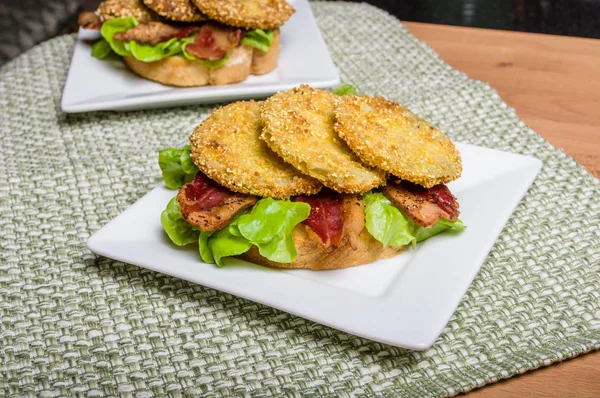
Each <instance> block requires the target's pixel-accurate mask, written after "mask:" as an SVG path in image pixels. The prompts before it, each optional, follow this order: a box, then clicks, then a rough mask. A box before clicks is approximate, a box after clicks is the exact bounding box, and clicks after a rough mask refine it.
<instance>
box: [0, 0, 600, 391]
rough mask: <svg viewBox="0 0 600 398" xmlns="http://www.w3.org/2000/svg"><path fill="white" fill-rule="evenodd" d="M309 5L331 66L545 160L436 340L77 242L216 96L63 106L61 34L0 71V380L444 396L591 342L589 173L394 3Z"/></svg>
mask: <svg viewBox="0 0 600 398" xmlns="http://www.w3.org/2000/svg"><path fill="white" fill-rule="evenodd" d="M313 10H314V12H315V14H316V17H317V19H318V23H319V26H320V28H321V29H322V31H323V34H324V36H325V40H326V42H327V44H328V46H329V49H330V51H331V53H332V55H333V58H334V61H335V63H336V64H337V66H338V67H339V69H340V73H341V77H342V81H344V82H349V83H352V84H354V85H356V86H358V87H360V88H361V89H362V90H363V91H365V92H366V93H368V94H382V95H385V96H387V97H389V98H392V99H395V100H398V101H401V102H403V103H405V104H407V105H409V106H410V107H411V108H412V109H414V110H415V111H417V112H418V113H420V114H421V115H423V116H424V117H426V118H428V119H430V120H431V121H433V122H434V123H435V124H437V125H438V126H439V127H441V128H442V130H444V131H446V132H447V134H448V135H450V136H451V137H452V138H453V139H455V140H457V141H461V142H467V143H471V144H475V145H481V146H486V147H491V148H497V149H501V150H504V151H511V152H518V153H523V154H527V155H534V156H536V157H538V158H540V159H542V161H543V162H544V167H543V170H542V172H541V174H540V176H539V178H538V179H537V180H536V182H535V183H534V185H533V186H532V188H531V189H530V190H529V193H528V194H527V195H526V196H525V198H524V199H523V201H522V203H521V204H520V205H519V206H518V208H517V209H516V211H515V213H514V215H513V216H512V217H511V219H510V221H509V222H508V224H507V226H506V227H505V229H504V231H503V233H502V234H501V236H500V238H499V239H498V242H497V243H496V245H495V246H494V248H493V250H492V251H491V253H490V255H489V256H488V258H487V260H486V262H485V264H484V265H483V267H482V269H481V271H480V272H479V274H478V275H477V277H476V278H475V280H474V282H473V284H472V286H471V288H470V289H469V291H468V292H467V294H466V295H465V297H464V299H463V300H462V302H461V304H460V306H459V307H458V309H457V311H456V313H455V314H454V316H453V317H452V319H451V320H450V322H449V324H448V325H447V327H446V328H445V329H444V332H443V334H442V335H441V336H440V338H439V339H438V340H437V342H436V343H435V345H434V346H433V347H432V348H431V349H429V350H427V351H424V352H415V351H408V350H403V349H399V348H394V347H390V346H386V345H383V344H379V343H375V342H372V341H368V340H364V339H361V338H357V337H354V336H352V335H349V334H346V333H343V332H339V331H336V330H333V329H330V328H328V327H325V326H321V325H318V324H315V323H313V322H310V321H307V320H304V319H301V318H298V317H295V316H293V315H289V314H287V313H283V312H280V311H277V310H274V309H271V308H269V307H265V306H262V305H259V304H255V303H252V302H249V301H247V300H243V299H240V298H236V297H233V296H231V295H228V294H223V293H220V292H217V291H215V290H211V289H207V288H204V287H202V286H198V285H194V284H190V283H187V282H185V281H182V280H179V279H176V278H172V277H168V276H165V275H162V274H157V273H154V272H151V271H147V270H145V269H142V268H138V267H136V266H132V265H128V264H123V263H119V262H115V261H112V260H109V259H106V258H100V257H97V256H95V255H94V254H92V253H90V252H89V251H88V250H87V249H86V247H85V242H86V240H87V238H88V237H89V236H90V235H91V234H92V233H93V232H94V231H96V230H98V229H99V228H100V227H101V226H103V225H104V224H106V223H108V222H109V221H110V220H111V219H112V218H114V217H115V216H117V215H118V214H119V213H120V212H122V211H123V210H125V209H126V208H127V207H128V206H129V205H131V204H132V203H134V202H135V201H136V200H137V199H139V198H140V197H141V196H143V195H144V194H145V193H147V192H148V191H149V190H150V189H151V188H152V187H153V186H155V185H156V184H157V183H158V182H159V180H160V177H159V170H158V166H157V162H156V156H157V155H156V151H157V150H158V149H159V148H163V147H166V146H174V145H182V144H184V143H185V142H186V139H187V136H188V135H189V134H190V133H191V131H192V129H193V127H194V126H196V125H197V124H198V123H199V122H200V120H201V119H202V118H203V117H205V116H206V115H207V113H208V112H209V108H208V107H200V106H189V107H185V108H177V109H169V110H158V111H140V112H128V113H112V112H101V113H90V114H82V115H65V114H63V113H61V112H60V105H59V103H60V96H61V92H62V88H63V85H64V81H65V77H66V73H67V68H68V66H69V60H70V56H71V52H72V49H73V42H74V38H73V37H72V36H65V37H59V38H56V39H54V40H51V41H48V42H46V43H43V44H42V45H40V46H38V47H35V48H34V49H32V50H30V51H29V52H27V53H26V54H24V55H22V56H20V57H19V58H17V59H16V60H14V61H12V62H10V63H9V64H7V65H5V66H4V67H3V68H2V69H1V72H0V112H1V114H0V116H1V118H2V120H1V136H0V149H1V152H0V248H1V249H0V250H1V251H0V259H1V260H0V261H1V263H0V318H1V319H0V339H1V340H0V344H1V347H0V359H1V361H0V362H1V364H0V366H1V371H0V385H1V386H2V388H1V389H0V390H1V391H3V392H4V394H5V395H7V396H8V395H18V396H44V397H51V396H73V395H81V396H86V397H94V396H117V395H122V396H127V395H131V396H136V397H147V396H162V395H166V394H169V395H172V396H182V395H185V396H198V395H203V396H207V397H215V396H232V395H244V394H248V395H251V396H257V397H260V396H271V395H272V396H282V395H287V396H298V395H302V396H342V397H343V396H346V397H348V396H360V395H364V396H372V395H376V394H380V395H384V396H416V397H422V396H437V395H453V394H457V393H459V392H461V391H466V390H470V389H472V388H474V387H477V386H482V385H484V384H486V383H490V382H493V381H496V380H498V379H501V378H506V377H510V376H511V375H514V374H517V373H519V372H524V371H526V370H528V369H533V368H536V367H539V366H543V365H548V364H550V363H552V362H554V361H559V360H562V359H565V358H568V357H571V356H574V355H577V354H580V353H583V352H586V351H590V350H592V349H594V348H598V347H599V346H600V320H599V319H600V304H599V302H600V249H599V248H600V236H599V234H600V232H599V231H600V206H599V204H598V201H599V200H598V198H599V197H600V183H599V181H598V180H597V179H596V178H594V177H593V176H591V175H590V174H589V173H587V172H586V171H585V170H584V169H583V168H582V167H580V166H578V165H577V164H576V163H575V162H574V161H573V160H572V159H570V158H568V157H567V156H566V155H565V154H564V153H563V152H561V151H559V150H557V149H555V148H554V147H552V146H551V145H550V144H548V143H547V142H545V141H544V140H543V139H542V138H541V137H540V136H538V135H536V134H535V133H534V132H533V131H531V130H530V129H528V128H527V126H525V124H524V123H523V122H521V121H520V120H519V119H518V117H517V115H516V114H515V112H514V111H513V110H512V109H510V108H509V107H508V106H507V105H505V104H504V103H503V102H502V101H501V99H500V98H499V97H498V96H497V94H496V93H495V92H494V91H493V90H492V89H491V88H490V87H489V86H488V85H486V84H484V83H481V82H475V81H472V80H469V79H468V78H467V77H466V76H465V75H463V74H461V73H459V72H457V71H455V70H453V69H452V68H450V67H449V66H448V65H446V64H445V63H444V62H442V61H441V60H440V59H438V57H437V56H436V54H435V53H434V52H433V51H432V50H431V49H429V48H428V47H427V46H426V45H425V44H423V43H421V42H419V41H418V40H416V39H415V38H414V37H412V36H411V35H410V34H409V33H408V32H407V31H406V30H405V29H404V28H403V27H402V26H401V25H400V24H399V23H398V21H397V20H396V19H394V18H392V17H390V16H389V15H388V14H386V13H384V12H382V11H380V10H377V9H376V8H373V7H370V6H367V5H360V4H340V3H314V4H313ZM91 78H93V77H91ZM490 211H494V209H493V208H490ZM157 216H158V215H156V214H149V215H148V217H157ZM173 266H176V264H173ZM199 267H201V266H200V265H199ZM390 316H394V314H390ZM566 382H568V381H566Z"/></svg>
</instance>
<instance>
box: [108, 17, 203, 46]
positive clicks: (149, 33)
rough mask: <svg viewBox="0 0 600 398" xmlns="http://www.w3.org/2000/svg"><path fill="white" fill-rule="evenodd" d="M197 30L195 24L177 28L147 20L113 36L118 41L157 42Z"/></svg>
mask: <svg viewBox="0 0 600 398" xmlns="http://www.w3.org/2000/svg"><path fill="white" fill-rule="evenodd" d="M197 30H198V27H197V26H186V27H183V28H178V27H176V26H172V25H168V24H166V23H162V22H148V23H144V24H139V25H137V26H134V27H133V28H131V29H128V30H127V31H125V32H119V33H115V35H114V36H113V38H114V39H115V40H120V41H130V40H135V41H136V42H138V43H149V44H158V43H161V42H164V41H168V40H171V39H172V38H174V37H176V38H178V39H183V38H184V37H188V36H189V35H191V34H192V33H193V32H195V31H197Z"/></svg>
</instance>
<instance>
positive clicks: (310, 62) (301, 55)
mask: <svg viewBox="0 0 600 398" xmlns="http://www.w3.org/2000/svg"><path fill="white" fill-rule="evenodd" d="M290 3H291V4H292V5H293V6H294V8H295V9H296V12H295V13H294V15H293V16H292V17H291V18H290V19H289V21H287V22H286V24H285V25H283V26H282V27H281V52H280V54H279V63H278V65H277V68H276V69H275V70H274V71H273V72H271V73H268V74H266V75H262V76H250V77H249V78H248V79H246V80H245V81H243V82H241V83H236V84H227V85H223V86H203V87H186V88H178V87H171V86H164V85H162V84H159V83H155V82H152V81H150V80H146V79H143V78H141V77H139V76H137V75H136V74H134V73H133V72H131V71H130V70H129V69H128V68H127V67H126V66H125V64H124V63H123V62H122V61H120V60H118V61H117V60H115V61H101V60H99V59H96V58H94V57H92V56H91V51H92V49H91V43H92V42H91V41H90V40H91V39H96V38H98V37H99V34H98V32H97V31H89V30H85V29H82V30H80V32H79V35H78V38H77V42H76V43H75V50H74V52H73V59H72V60H71V67H70V68H69V74H68V76H67V82H66V84H65V88H64V91H63V96H62V101H61V108H62V110H63V112H68V113H75V112H87V111H97V110H132V109H147V108H159V107H168V106H178V105H186V104H198V103H215V102H226V101H233V100H239V99H247V98H264V97H267V96H269V95H271V94H273V93H275V92H277V91H282V90H288V89H291V88H293V87H296V86H298V85H300V84H304V83H305V84H310V85H311V86H313V87H316V88H325V87H333V86H335V85H337V84H339V82H340V78H339V75H338V72H337V69H336V67H335V65H334V64H333V61H332V60H331V56H330V55H329V51H328V50H327V46H326V45H325V42H324V41H323V37H322V36H321V32H320V31H319V28H318V26H317V23H316V21H315V18H314V16H313V14H312V10H311V8H310V5H309V4H308V1H307V0H296V1H290Z"/></svg>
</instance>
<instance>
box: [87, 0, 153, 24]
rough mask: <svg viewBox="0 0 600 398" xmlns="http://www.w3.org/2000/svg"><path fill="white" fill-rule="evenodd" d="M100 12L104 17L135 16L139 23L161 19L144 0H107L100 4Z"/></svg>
mask: <svg viewBox="0 0 600 398" xmlns="http://www.w3.org/2000/svg"><path fill="white" fill-rule="evenodd" d="M98 13H99V14H100V15H101V16H102V17H103V18H104V19H112V18H127V17H134V18H135V19H136V20H137V21H138V22H139V23H146V22H150V21H159V20H160V17H159V16H158V15H157V14H156V13H155V12H154V11H152V10H150V9H148V8H147V7H146V6H144V3H142V0H105V1H103V2H102V3H100V5H99V6H98Z"/></svg>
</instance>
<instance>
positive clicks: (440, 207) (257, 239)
mask: <svg viewBox="0 0 600 398" xmlns="http://www.w3.org/2000/svg"><path fill="white" fill-rule="evenodd" d="M188 151H189V147H184V148H183V149H181V150H177V149H172V148H169V149H165V150H163V151H161V152H160V153H159V165H160V167H161V169H162V172H163V179H164V181H165V183H166V184H167V186H169V187H171V188H175V187H178V188H179V192H178V195H177V196H176V197H175V198H173V199H172V200H171V202H169V204H168V205H167V208H166V209H165V210H164V211H163V213H162V215H161V222H162V225H163V227H164V229H165V231H166V232H167V234H168V235H169V237H170V238H171V240H172V241H173V242H174V243H175V244H177V245H179V246H184V245H187V244H190V243H193V242H198V244H199V249H200V254H201V256H202V259H203V261H205V262H207V263H211V264H217V265H219V266H222V265H223V261H222V260H223V258H225V257H230V256H237V255H240V254H243V253H245V252H247V251H248V250H250V248H251V247H252V246H253V245H255V246H257V247H258V249H259V252H260V254H261V255H262V256H264V257H266V258H267V259H269V260H271V261H276V262H281V263H285V262H292V261H294V259H295V258H296V255H297V252H296V248H295V246H294V240H293V234H292V231H293V230H294V228H296V227H298V226H299V227H300V228H305V230H306V231H307V232H308V235H309V236H311V237H314V239H317V240H318V243H319V244H320V246H321V247H322V249H323V250H326V249H329V248H333V247H336V245H338V244H339V243H340V241H341V239H342V237H343V232H344V230H345V229H346V228H348V224H349V223H352V222H356V221H358V222H359V223H363V224H364V228H366V230H367V231H368V232H369V234H371V235H372V236H373V237H374V238H375V239H376V240H377V241H379V242H381V243H382V245H383V247H387V246H392V247H400V246H405V245H412V246H413V247H414V246H415V245H416V244H417V243H418V242H421V241H423V240H425V239H427V238H430V237H431V236H434V235H437V234H439V233H440V232H443V231H446V230H455V231H462V230H464V228H465V227H464V225H463V223H462V222H461V221H460V220H458V215H459V210H458V202H457V201H456V198H455V197H454V195H452V193H451V192H450V190H449V189H448V187H447V186H446V185H445V184H439V185H437V186H435V187H433V188H429V189H427V188H422V187H420V186H418V185H416V184H412V183H409V182H406V181H402V182H397V181H389V182H388V184H387V185H386V186H384V187H382V188H381V189H375V190H372V191H369V192H367V193H365V194H364V195H362V196H360V195H348V194H341V193H337V192H334V191H331V190H323V191H321V192H320V193H318V194H316V195H310V196H304V195H302V196H296V197H291V198H290V200H276V199H273V198H262V199H261V198H259V197H257V196H254V195H249V194H242V193H237V192H233V191H231V190H229V189H228V188H225V187H223V186H221V185H219V184H217V183H216V182H214V181H212V180H210V179H209V178H208V177H206V176H205V175H204V174H203V173H202V172H200V171H198V169H197V168H193V167H191V168H190V166H189V164H187V165H186V163H187V159H189V152H188ZM186 153H187V154H186ZM184 169H186V170H187V172H186V171H184ZM185 181H189V182H187V183H186V182H185ZM353 198H356V199H355V201H354V203H353V204H354V206H356V205H358V206H364V215H365V216H364V220H352V219H349V218H348V217H344V214H345V213H347V212H348V211H347V210H345V205H346V203H348V202H351V203H352V199H353ZM361 229H362V226H361V227H360V228H359V230H361Z"/></svg>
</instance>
